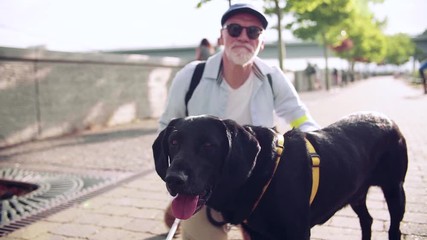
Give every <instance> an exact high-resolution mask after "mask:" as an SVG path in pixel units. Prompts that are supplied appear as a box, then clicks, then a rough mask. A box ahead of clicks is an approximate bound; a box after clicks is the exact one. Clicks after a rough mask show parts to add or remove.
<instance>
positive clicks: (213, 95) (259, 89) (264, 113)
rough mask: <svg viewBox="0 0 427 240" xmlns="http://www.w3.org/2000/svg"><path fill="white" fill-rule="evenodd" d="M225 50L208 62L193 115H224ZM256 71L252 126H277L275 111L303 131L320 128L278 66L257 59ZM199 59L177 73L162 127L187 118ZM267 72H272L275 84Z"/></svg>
mask: <svg viewBox="0 0 427 240" xmlns="http://www.w3.org/2000/svg"><path fill="white" fill-rule="evenodd" d="M222 54H223V51H221V52H219V53H217V54H215V55H213V56H212V57H210V58H209V59H208V60H207V61H206V66H205V69H204V72H203V75H202V78H201V79H200V83H199V85H198V86H197V87H196V89H195V90H194V92H193V95H192V97H191V98H190V101H189V102H188V114H189V115H190V116H195V115H202V114H209V115H214V116H217V117H219V118H225V112H226V106H227V99H228V91H229V90H228V87H227V86H226V84H225V83H224V81H223V78H222ZM254 62H255V64H254V67H253V72H254V74H255V76H256V77H257V80H259V81H255V83H254V88H253V92H252V95H251V100H250V113H251V118H252V125H256V126H264V127H274V111H275V112H276V115H277V116H278V117H280V118H283V119H284V120H285V121H286V122H287V123H289V124H290V125H291V126H292V127H297V128H300V129H301V130H302V131H312V130H316V129H318V128H319V126H318V124H317V123H316V122H315V121H314V120H313V119H312V117H311V115H310V114H309V112H308V110H307V108H306V107H305V105H304V104H303V103H302V102H301V100H300V98H299V96H298V94H297V92H296V90H295V88H294V86H293V85H292V83H291V82H290V81H289V80H288V79H287V78H286V77H285V75H284V74H283V72H282V71H281V70H280V69H279V68H278V67H272V66H269V65H267V64H266V63H265V62H264V61H263V60H261V59H260V58H258V57H257V58H256V59H255V61H254ZM198 63H199V61H194V62H191V63H189V64H187V65H186V66H185V67H184V68H182V69H181V70H180V71H178V72H177V74H176V76H175V78H174V79H173V81H172V83H171V86H170V88H169V93H168V100H167V105H166V108H165V111H164V113H163V114H162V116H161V117H160V121H159V124H160V126H159V129H160V130H163V129H164V128H165V127H166V126H167V124H168V123H169V122H170V121H171V120H172V119H174V118H180V117H186V115H185V100H184V99H185V94H186V93H187V91H188V88H189V86H190V82H191V78H192V75H193V72H194V69H195V67H196V65H197V64H198ZM267 74H270V75H271V78H272V86H270V83H269V82H268V78H267Z"/></svg>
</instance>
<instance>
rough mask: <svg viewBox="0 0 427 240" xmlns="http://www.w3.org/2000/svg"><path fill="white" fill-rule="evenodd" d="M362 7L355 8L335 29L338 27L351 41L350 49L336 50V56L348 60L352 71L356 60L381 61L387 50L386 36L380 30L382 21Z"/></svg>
mask: <svg viewBox="0 0 427 240" xmlns="http://www.w3.org/2000/svg"><path fill="white" fill-rule="evenodd" d="M362 9H363V8H361V9H357V10H356V11H355V12H354V13H353V14H352V16H351V17H350V18H348V19H346V20H345V21H343V22H342V24H341V25H340V26H338V28H337V29H336V30H335V31H337V30H338V29H340V31H341V32H343V33H344V34H343V35H345V39H350V40H351V42H352V47H351V48H350V49H347V50H345V51H342V52H337V55H338V56H340V57H342V58H345V59H347V60H348V61H349V63H350V71H352V72H353V70H354V65H355V63H356V62H376V63H381V62H383V61H384V58H385V54H386V50H387V47H386V46H387V45H386V37H385V36H384V34H383V33H382V31H381V26H382V24H383V23H382V22H379V21H377V20H376V19H375V18H374V17H373V15H372V14H371V13H366V12H362V11H361V10H362ZM335 44H336V43H335Z"/></svg>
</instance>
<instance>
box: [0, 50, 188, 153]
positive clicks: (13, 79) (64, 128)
mask: <svg viewBox="0 0 427 240" xmlns="http://www.w3.org/2000/svg"><path fill="white" fill-rule="evenodd" d="M183 64H184V62H183V61H182V60H180V59H178V58H169V57H149V56H144V55H117V54H99V53H65V52H51V51H45V50H43V49H14V48H0V147H5V146H10V145H14V144H17V143H22V142H25V141H29V140H33V139H42V138H46V137H53V136H60V135H64V134H68V133H72V132H76V131H81V130H83V129H87V128H92V127H97V126H111V125H117V124H122V123H128V122H131V121H135V120H137V119H143V118H157V117H159V115H160V113H161V111H162V109H163V106H164V104H165V101H166V96H167V86H168V84H169V82H170V80H171V79H172V78H173V76H174V75H175V73H176V71H178V70H179V69H180V68H181V67H182V66H183Z"/></svg>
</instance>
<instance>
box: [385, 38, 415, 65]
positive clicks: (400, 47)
mask: <svg viewBox="0 0 427 240" xmlns="http://www.w3.org/2000/svg"><path fill="white" fill-rule="evenodd" d="M414 54H415V44H414V43H413V42H412V40H411V38H410V37H409V36H408V35H406V34H403V33H400V34H396V35H392V36H387V52H386V56H385V63H389V64H394V65H402V64H404V63H406V62H408V61H409V58H410V57H411V56H413V55H414Z"/></svg>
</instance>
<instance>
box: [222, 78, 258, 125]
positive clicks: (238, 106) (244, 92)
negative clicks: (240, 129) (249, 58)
mask: <svg viewBox="0 0 427 240" xmlns="http://www.w3.org/2000/svg"><path fill="white" fill-rule="evenodd" d="M254 80H255V79H254V74H253V73H251V74H250V75H249V78H248V79H247V80H246V81H245V82H244V83H243V85H242V86H240V87H238V88H237V89H233V88H232V87H230V85H228V83H227V81H224V82H225V83H227V86H228V99H227V109H226V112H225V117H226V118H229V119H233V120H234V121H236V122H237V123H238V124H240V125H244V124H252V118H251V112H250V101H251V96H252V91H253V88H254Z"/></svg>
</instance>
